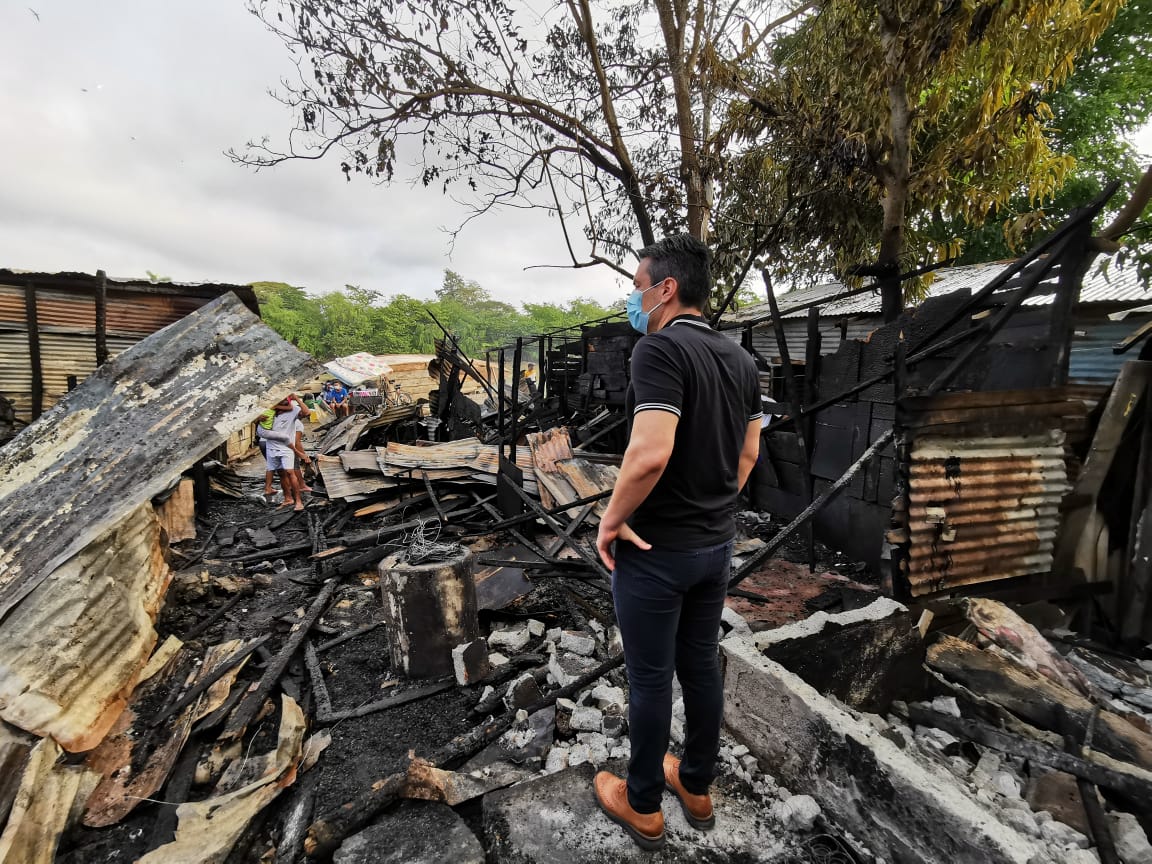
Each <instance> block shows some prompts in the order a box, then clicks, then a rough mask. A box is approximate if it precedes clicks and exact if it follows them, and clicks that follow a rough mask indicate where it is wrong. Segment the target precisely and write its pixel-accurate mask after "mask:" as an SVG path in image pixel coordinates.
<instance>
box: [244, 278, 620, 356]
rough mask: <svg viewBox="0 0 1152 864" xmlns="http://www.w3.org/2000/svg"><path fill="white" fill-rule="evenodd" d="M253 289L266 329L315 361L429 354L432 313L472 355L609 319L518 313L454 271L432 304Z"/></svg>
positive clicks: (584, 313) (552, 310) (589, 305)
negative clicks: (361, 353) (521, 338)
mask: <svg viewBox="0 0 1152 864" xmlns="http://www.w3.org/2000/svg"><path fill="white" fill-rule="evenodd" d="M252 287H253V288H254V289H255V290H256V297H257V299H258V300H259V301H260V313H261V315H262V316H263V317H264V320H265V321H266V322H267V323H268V325H269V326H270V327H272V329H273V330H275V331H276V332H277V333H279V334H280V335H281V336H283V337H284V338H285V339H287V340H288V341H289V342H291V343H292V344H294V345H296V346H297V347H298V348H300V349H302V350H304V351H307V352H308V353H310V354H312V355H314V356H315V357H317V358H318V359H320V360H330V359H332V358H333V357H342V356H346V355H348V354H355V353H356V352H358V351H367V352H368V353H370V354H431V353H432V352H433V350H434V348H435V341H434V340H435V339H436V338H438V337H439V336H440V335H441V331H440V328H439V327H437V326H436V324H435V323H434V322H433V320H432V318H431V316H429V314H428V312H429V311H431V312H432V314H434V315H435V316H436V318H437V319H438V320H439V321H440V322H441V323H442V324H443V325H444V326H445V327H447V328H448V330H449V331H450V332H451V333H452V335H453V336H455V337H456V339H457V340H458V341H459V343H460V346H461V347H462V348H463V349H464V350H465V351H466V352H467V353H468V354H469V355H470V356H477V355H480V354H482V353H483V351H484V349H485V348H491V347H498V346H500V345H505V344H508V343H509V342H510V341H512V340H514V339H515V338H516V337H517V336H533V335H537V334H539V333H547V332H550V331H553V330H558V329H560V328H564V327H576V326H578V325H580V324H582V323H584V322H586V321H591V320H594V319H597V318H602V317H604V316H606V315H609V314H611V311H610V310H608V309H605V308H603V307H601V306H600V305H599V304H597V303H595V302H594V301H592V300H588V299H584V298H577V299H575V300H572V301H570V302H568V303H566V304H563V305H561V304H555V303H525V304H523V306H522V309H521V310H517V309H516V308H515V307H514V306H511V305H510V304H508V303H502V302H500V301H499V300H494V299H492V296H491V295H490V294H489V293H488V291H487V290H486V289H485V288H484V287H483V286H481V285H480V284H479V283H478V282H476V281H474V280H466V279H464V278H463V277H462V276H460V275H459V274H458V273H455V272H453V271H452V270H445V271H444V281H443V283H442V285H441V286H440V288H438V289H437V291H436V299H435V300H434V301H432V302H428V303H426V302H424V301H421V300H417V299H415V298H413V297H409V296H407V295H404V294H396V295H393V296H391V297H387V298H384V297H381V296H380V294H379V293H377V292H375V291H371V290H367V289H364V288H360V287H358V286H356V285H347V286H345V288H344V290H343V291H332V292H329V293H327V294H322V295H320V296H319V297H310V296H308V294H306V293H305V292H304V290H303V289H301V288H297V287H295V286H292V285H287V284H285V283H283V282H256V283H253V286H252Z"/></svg>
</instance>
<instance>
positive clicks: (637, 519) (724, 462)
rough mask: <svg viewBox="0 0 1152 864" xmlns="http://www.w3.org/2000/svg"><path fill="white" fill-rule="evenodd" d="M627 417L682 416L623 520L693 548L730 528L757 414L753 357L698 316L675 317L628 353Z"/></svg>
mask: <svg viewBox="0 0 1152 864" xmlns="http://www.w3.org/2000/svg"><path fill="white" fill-rule="evenodd" d="M626 405H627V410H628V415H629V417H635V415H636V414H638V413H639V412H641V411H670V412H672V413H673V414H675V415H676V416H678V417H679V418H680V420H679V422H678V423H677V425H676V442H675V444H674V446H673V448H672V456H671V457H670V458H669V460H668V466H667V468H665V469H664V473H663V474H662V475H661V476H660V479H659V480H658V481H657V483H656V486H655V488H654V489H653V490H652V492H651V494H649V496H648V497H647V498H646V499H644V503H642V504H641V505H640V506H639V507H638V508H637V509H636V512H635V513H633V514H632V518H630V519H629V520H628V524H629V525H631V526H632V529H633V530H634V531H635V532H636V533H637V534H639V535H640V536H641V537H642V538H643V539H645V540H647V541H648V542H649V543H652V544H654V545H657V546H666V547H671V548H678V549H695V548H700V547H703V546H712V545H715V544H717V543H723V542H724V541H725V540H729V539H731V538H732V537H733V536H734V535H735V533H736V522H735V519H734V514H735V510H736V494H737V493H738V492H739V491H740V490H739V489H738V488H737V487H736V482H737V479H736V477H737V469H738V467H739V463H740V451H741V450H742V449H743V447H744V436H745V433H746V432H747V430H748V424H749V423H750V422H752V421H754V420H759V419H760V417H761V408H760V378H759V376H758V375H757V373H756V366H755V364H754V363H753V362H752V358H751V356H749V355H748V353H747V352H745V351H744V349H743V348H741V347H740V346H739V345H738V344H737V343H736V342H734V341H733V340H731V339H729V338H728V337H726V336H724V335H722V334H720V333H718V332H717V331H715V330H713V329H712V328H711V327H709V326H708V322H707V321H706V320H705V319H704V318H702V317H700V316H698V315H680V316H678V317H676V318H673V319H672V320H671V321H670V322H669V323H668V324H667V325H666V326H665V327H664V328H663V329H661V330H660V331H659V332H657V333H652V334H649V335H647V336H645V337H644V338H642V339H641V340H640V341H639V342H637V343H636V347H635V348H634V349H633V351H632V382H631V384H630V385H629V387H628V396H627V400H626Z"/></svg>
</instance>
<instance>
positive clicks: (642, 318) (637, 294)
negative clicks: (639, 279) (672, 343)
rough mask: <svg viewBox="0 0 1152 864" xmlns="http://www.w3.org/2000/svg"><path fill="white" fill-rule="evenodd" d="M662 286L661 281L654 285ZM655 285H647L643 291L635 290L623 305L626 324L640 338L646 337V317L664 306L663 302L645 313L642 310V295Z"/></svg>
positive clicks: (662, 281) (662, 282)
mask: <svg viewBox="0 0 1152 864" xmlns="http://www.w3.org/2000/svg"><path fill="white" fill-rule="evenodd" d="M662 284H664V280H663V279H661V280H660V281H659V282H657V283H656V285H662ZM656 285H649V286H648V287H647V288H645V289H644V290H643V291H641V290H640V289H636V290H635V291H633V292H632V293H631V294H629V295H628V302H627V303H626V304H625V305H624V309H625V311H626V312H627V313H628V323H629V324H631V325H632V329H633V330H635V331H636V332H637V333H639V334H640V335H641V336H647V335H648V316H649V315H651V314H652V313H653V312H655V311H656V310H657V309H659V308H660V307H661V306H663V305H664V303H663V301H661V302H659V303H657V304H656V305H655V306H653V307H652V308H651V309H649V310H648V311H647V312H645V311H644V310H643V308H642V307H643V305H644V295H645V294H647V293H648V292H649V291H651V290H652V289H653V288H655V287H656Z"/></svg>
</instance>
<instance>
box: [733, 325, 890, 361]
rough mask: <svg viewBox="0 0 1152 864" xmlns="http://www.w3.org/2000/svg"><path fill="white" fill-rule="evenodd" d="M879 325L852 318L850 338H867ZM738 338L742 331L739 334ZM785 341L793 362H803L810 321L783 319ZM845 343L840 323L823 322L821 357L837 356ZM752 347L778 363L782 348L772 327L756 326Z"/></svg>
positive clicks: (753, 331)
mask: <svg viewBox="0 0 1152 864" xmlns="http://www.w3.org/2000/svg"><path fill="white" fill-rule="evenodd" d="M878 326H880V325H879V322H877V321H876V320H875V319H859V320H855V319H849V320H848V322H847V337H848V339H861V340H863V339H867V338H868V334H870V333H871V332H872V331H873V330H875V329H876V328H877V327H878ZM736 335H737V337H738V336H739V331H736ZM784 339H785V341H786V342H787V343H788V356H789V357H791V358H792V362H793V363H803V362H804V357H805V352H806V351H807V346H808V321H807V319H805V318H785V319H784ZM841 343H842V340H841V338H840V327H839V326H838V322H836V321H833V320H831V319H827V320H824V319H822V320H821V322H820V354H821V356H823V355H826V354H835V353H836V352H837V351H838V350H839V349H840V345H841ZM752 347H754V348H755V349H756V351H757V353H758V354H760V356H761V357H763V358H765V359H766V360H772V361H778V360H779V357H780V348H779V346H778V345H777V343H776V331H775V330H774V329H773V328H772V325H771V324H769V325H768V326H767V327H756V328H754V329H753V330H752Z"/></svg>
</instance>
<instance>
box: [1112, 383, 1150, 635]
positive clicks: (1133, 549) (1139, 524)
mask: <svg viewBox="0 0 1152 864" xmlns="http://www.w3.org/2000/svg"><path fill="white" fill-rule="evenodd" d="M1143 403H1144V404H1143V407H1142V411H1143V416H1142V417H1141V418H1140V420H1141V423H1142V424H1143V428H1142V429H1141V430H1140V455H1139V456H1137V458H1136V489H1135V492H1134V494H1133V495H1132V512H1131V513H1130V514H1129V517H1128V547H1127V550H1126V552H1127V554H1126V556H1125V569H1126V570H1127V571H1128V572H1127V575H1126V578H1125V579H1124V580H1123V583H1122V584H1121V585H1120V586H1119V588H1120V590H1119V591H1117V592H1116V593H1117V597H1116V599H1117V612H1118V614H1117V616H1116V618H1117V621H1119V630H1120V638H1121V639H1138V638H1140V635H1141V633H1142V631H1143V629H1144V626H1145V620H1146V618H1147V617H1148V609H1149V595H1150V594H1152V480H1150V479H1149V478H1150V477H1152V378H1150V379H1149V381H1148V383H1147V385H1146V386H1145V387H1144V399H1143Z"/></svg>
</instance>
